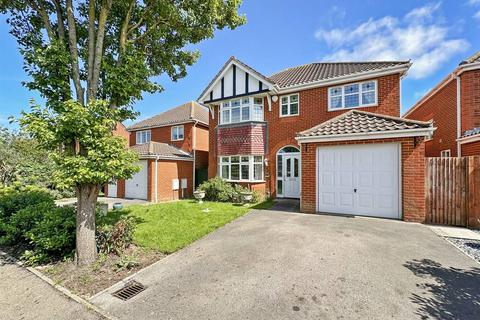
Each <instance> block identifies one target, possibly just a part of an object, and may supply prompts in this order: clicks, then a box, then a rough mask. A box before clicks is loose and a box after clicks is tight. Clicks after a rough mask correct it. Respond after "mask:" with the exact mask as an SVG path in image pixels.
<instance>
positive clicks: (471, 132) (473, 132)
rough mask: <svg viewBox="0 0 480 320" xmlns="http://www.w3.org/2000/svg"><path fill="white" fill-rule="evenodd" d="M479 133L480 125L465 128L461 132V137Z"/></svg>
mask: <svg viewBox="0 0 480 320" xmlns="http://www.w3.org/2000/svg"><path fill="white" fill-rule="evenodd" d="M477 134H480V127H477V128H473V129H470V130H467V131H465V132H464V133H463V136H462V138H466V137H471V136H474V135H477Z"/></svg>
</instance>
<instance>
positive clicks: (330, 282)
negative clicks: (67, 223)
mask: <svg viewBox="0 0 480 320" xmlns="http://www.w3.org/2000/svg"><path fill="white" fill-rule="evenodd" d="M479 267H480V265H479V264H477V263H476V262H475V261H473V260H472V259H470V258H469V257H467V256H464V255H463V254H462V253H460V252H459V251H458V250H457V249H456V248H454V247H453V246H452V245H450V244H449V243H447V242H446V241H445V240H444V239H442V238H440V237H438V236H437V235H435V234H434V233H433V232H432V231H431V230H429V229H428V228H427V227H425V226H423V225H420V224H412V223H403V222H399V221H389V220H381V219H372V218H359V217H340V216H327V215H306V214H295V213H287V212H279V211H253V212H251V213H250V214H248V215H246V216H244V217H242V218H240V219H238V220H236V221H235V222H233V223H231V224H228V225H227V226H225V227H224V228H221V229H219V230H217V231H216V232H213V233H212V234H210V235H208V236H207V237H205V238H203V239H201V240H200V241H197V242H196V243H194V244H193V245H191V246H190V247H188V248H186V249H183V250H181V251H179V252H177V253H176V254H172V255H171V256H168V257H167V258H165V259H164V260H161V261H159V262H157V263H156V264H154V265H153V266H151V267H149V268H147V269H145V270H143V271H142V272H140V273H139V274H137V275H135V276H134V279H135V280H137V281H140V282H141V283H143V284H144V285H146V286H147V287H148V288H147V289H146V290H145V291H144V292H142V293H140V294H139V295H137V296H136V297H134V298H132V299H131V300H129V301H126V302H123V301H120V300H119V299H116V298H113V297H112V296H111V295H110V294H109V292H104V293H102V294H99V295H97V296H96V297H94V298H93V299H92V301H93V302H94V303H96V304H97V305H99V306H100V307H103V308H105V309H106V310H107V311H109V312H111V313H112V314H114V315H116V316H117V317H119V318H121V319H382V320H384V319H463V320H467V319H479V318H478V317H479V315H480V268H479ZM119 287H120V286H119V285H116V286H114V287H112V288H110V289H109V290H110V291H113V290H116V289H118V288H119Z"/></svg>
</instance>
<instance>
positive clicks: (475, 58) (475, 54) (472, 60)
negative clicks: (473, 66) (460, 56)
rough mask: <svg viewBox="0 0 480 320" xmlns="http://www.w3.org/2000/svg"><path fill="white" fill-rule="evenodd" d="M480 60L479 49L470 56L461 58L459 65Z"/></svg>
mask: <svg viewBox="0 0 480 320" xmlns="http://www.w3.org/2000/svg"><path fill="white" fill-rule="evenodd" d="M476 62H480V51H477V52H475V53H474V54H473V55H472V56H470V57H469V58H468V59H466V60H463V61H462V62H460V64H459V65H460V66H463V65H465V64H470V63H476Z"/></svg>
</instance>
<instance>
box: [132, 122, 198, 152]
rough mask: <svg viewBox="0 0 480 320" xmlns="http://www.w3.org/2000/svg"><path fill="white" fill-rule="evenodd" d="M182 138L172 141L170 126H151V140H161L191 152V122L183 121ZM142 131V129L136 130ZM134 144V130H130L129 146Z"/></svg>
mask: <svg viewBox="0 0 480 320" xmlns="http://www.w3.org/2000/svg"><path fill="white" fill-rule="evenodd" d="M183 126H184V139H183V140H180V141H172V136H171V134H172V133H171V130H172V129H171V128H172V126H169V127H159V128H152V129H150V131H151V138H152V141H155V142H163V143H168V144H170V145H173V146H175V147H177V148H179V149H182V150H185V151H187V152H192V146H193V141H192V127H193V124H192V123H184V124H183ZM138 131H143V130H138ZM135 144H136V131H132V132H131V134H130V146H134V145H135Z"/></svg>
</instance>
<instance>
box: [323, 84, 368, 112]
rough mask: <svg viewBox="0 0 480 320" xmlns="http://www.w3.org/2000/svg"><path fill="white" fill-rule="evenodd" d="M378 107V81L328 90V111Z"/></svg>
mask: <svg viewBox="0 0 480 320" xmlns="http://www.w3.org/2000/svg"><path fill="white" fill-rule="evenodd" d="M374 105H377V81H366V82H360V83H353V84H347V85H344V86H338V87H333V88H329V89H328V109H329V110H339V109H350V108H358V107H369V106H374Z"/></svg>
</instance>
